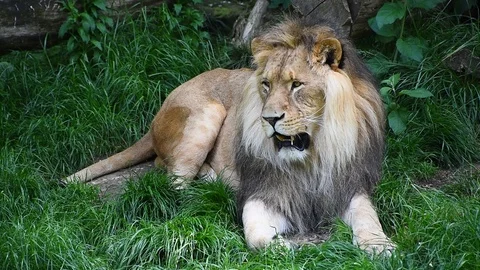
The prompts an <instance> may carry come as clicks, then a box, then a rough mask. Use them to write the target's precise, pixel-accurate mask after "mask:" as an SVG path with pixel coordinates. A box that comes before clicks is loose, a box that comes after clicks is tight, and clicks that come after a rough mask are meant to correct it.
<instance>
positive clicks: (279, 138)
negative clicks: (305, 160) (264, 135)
mask: <svg viewBox="0 0 480 270" xmlns="http://www.w3.org/2000/svg"><path fill="white" fill-rule="evenodd" d="M273 139H274V141H275V145H276V146H277V147H278V150H280V149H282V147H293V148H295V149H297V150H298V151H303V150H305V149H307V148H308V146H309V145H310V136H309V135H308V134H307V133H299V134H297V135H293V136H285V135H282V134H280V133H275V134H273Z"/></svg>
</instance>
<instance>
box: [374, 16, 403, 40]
mask: <svg viewBox="0 0 480 270" xmlns="http://www.w3.org/2000/svg"><path fill="white" fill-rule="evenodd" d="M368 25H369V26H370V28H372V30H373V31H374V32H375V33H377V35H379V36H383V37H397V36H398V35H399V33H400V28H399V26H398V25H397V24H395V23H394V24H386V25H383V27H379V26H378V23H377V19H376V18H375V17H373V18H371V19H369V20H368Z"/></svg>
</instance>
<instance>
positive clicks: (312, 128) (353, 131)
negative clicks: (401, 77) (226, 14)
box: [66, 20, 395, 253]
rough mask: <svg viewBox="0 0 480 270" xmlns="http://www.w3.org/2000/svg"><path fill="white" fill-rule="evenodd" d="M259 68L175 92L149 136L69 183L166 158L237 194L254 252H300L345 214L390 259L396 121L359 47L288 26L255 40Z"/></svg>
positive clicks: (322, 31)
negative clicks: (387, 192) (384, 179)
mask: <svg viewBox="0 0 480 270" xmlns="http://www.w3.org/2000/svg"><path fill="white" fill-rule="evenodd" d="M251 51H252V55H253V66H254V68H253V69H238V70H226V69H215V70H212V71H208V72H205V73H203V74H201V75H198V76H197V77H195V78H193V79H191V80H190V81H187V82H186V83H184V84H182V85H180V86H179V87H178V88H176V89H175V90H174V91H173V92H172V93H171V94H170V95H169V96H168V97H167V98H166V99H165V101H164V103H163V105H162V106H161V108H160V110H159V112H158V113H157V115H156V116H155V118H154V120H153V122H152V125H151V129H150V130H149V131H148V132H147V134H146V135H145V136H144V137H143V138H141V139H140V140H139V141H138V142H136V143H135V144H134V145H133V146H131V147H129V148H127V149H126V150H124V151H122V152H120V153H118V154H115V155H113V156H111V157H109V158H107V159H105V160H101V161H99V162H98V163H95V164H93V165H91V166H89V167H87V168H85V169H83V170H81V171H79V172H77V173H75V174H73V175H71V176H69V177H67V178H66V181H75V180H77V181H78V180H80V181H88V180H91V179H94V178H96V177H98V176H101V175H104V174H107V173H110V172H113V171H116V170H119V169H122V168H126V167H128V166H131V165H134V164H137V163H140V162H141V161H144V160H147V159H149V158H153V157H155V164H156V165H157V166H159V167H163V168H166V170H167V172H168V173H170V174H172V175H175V176H177V177H178V178H177V179H179V181H180V182H181V183H180V184H185V183H188V181H190V180H192V179H194V178H195V177H203V178H212V179H214V178H216V177H217V176H221V179H223V181H225V183H226V184H227V185H229V186H231V187H233V189H234V190H235V191H236V197H237V198H236V199H237V211H238V217H239V220H240V222H241V224H242V225H243V229H244V235H245V240H246V243H247V245H248V246H249V247H250V248H253V249H259V248H263V247H266V246H268V245H270V244H272V243H275V242H282V243H283V244H286V245H290V244H294V241H293V240H290V239H293V238H294V237H295V236H302V235H312V234H313V235H314V234H316V233H319V232H320V230H321V228H322V227H324V225H325V224H328V222H330V221H331V220H332V219H333V218H335V217H340V218H341V219H342V220H343V221H344V222H345V223H346V224H347V225H349V226H350V227H351V228H352V231H353V243H354V244H356V245H358V246H359V247H360V248H362V249H364V250H366V251H368V252H371V253H380V252H388V253H390V252H391V251H392V250H393V249H394V247H395V245H394V244H393V243H392V241H391V240H390V239H389V238H388V237H387V236H386V234H385V233H384V232H383V229H382V225H381V224H380V221H379V218H378V216H377V213H376V211H375V209H374V207H373V205H372V203H371V201H370V195H371V193H372V192H373V189H374V187H375V185H376V184H377V183H378V181H379V180H380V177H381V163H382V159H383V155H384V133H385V131H384V124H385V115H384V109H383V104H382V101H381V99H380V97H379V94H378V89H377V87H376V85H375V83H374V79H373V78H372V76H371V74H370V73H369V71H368V70H367V68H366V67H365V65H364V63H363V62H362V61H361V59H360V58H359V56H358V55H357V53H356V50H355V48H354V46H353V45H352V43H351V42H350V41H349V40H348V39H347V38H345V37H343V36H342V35H340V34H339V32H338V31H336V30H335V29H334V27H332V26H331V25H329V24H328V23H320V24H317V25H307V24H304V23H302V22H300V21H298V20H287V21H285V22H283V23H280V24H278V25H276V26H273V27H271V28H270V29H269V30H267V31H266V32H265V33H263V34H261V35H259V36H258V37H256V38H254V39H253V40H252V42H251Z"/></svg>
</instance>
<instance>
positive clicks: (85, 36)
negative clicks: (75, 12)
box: [78, 28, 90, 43]
mask: <svg viewBox="0 0 480 270" xmlns="http://www.w3.org/2000/svg"><path fill="white" fill-rule="evenodd" d="M78 34H79V35H80V38H81V39H82V41H83V42H85V43H88V42H89V41H90V35H88V34H87V33H86V32H85V30H83V28H78Z"/></svg>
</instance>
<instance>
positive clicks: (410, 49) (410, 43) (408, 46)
mask: <svg viewBox="0 0 480 270" xmlns="http://www.w3.org/2000/svg"><path fill="white" fill-rule="evenodd" d="M396 46H397V50H398V51H399V52H400V53H401V54H402V55H403V56H405V57H407V58H409V59H412V60H414V61H417V62H421V61H422V60H423V50H424V48H425V43H424V42H423V41H422V40H420V39H419V38H416V37H408V38H406V39H401V38H400V39H398V40H397V43H396Z"/></svg>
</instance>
